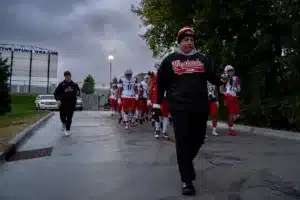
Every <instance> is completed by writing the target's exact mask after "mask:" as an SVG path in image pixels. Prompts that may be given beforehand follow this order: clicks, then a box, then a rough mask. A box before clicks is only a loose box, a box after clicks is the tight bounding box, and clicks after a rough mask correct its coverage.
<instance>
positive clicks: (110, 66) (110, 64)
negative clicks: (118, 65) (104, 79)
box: [109, 60, 112, 84]
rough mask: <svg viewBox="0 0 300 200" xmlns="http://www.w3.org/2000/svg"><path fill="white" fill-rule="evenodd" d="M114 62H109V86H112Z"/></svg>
mask: <svg viewBox="0 0 300 200" xmlns="http://www.w3.org/2000/svg"><path fill="white" fill-rule="evenodd" d="M111 71H112V61H111V60H110V61H109V84H111Z"/></svg>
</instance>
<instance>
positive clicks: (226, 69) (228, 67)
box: [224, 65, 234, 73]
mask: <svg viewBox="0 0 300 200" xmlns="http://www.w3.org/2000/svg"><path fill="white" fill-rule="evenodd" d="M230 70H233V71H234V68H233V67H232V66H231V65H226V67H225V69H224V72H225V73H227V72H228V71H230Z"/></svg>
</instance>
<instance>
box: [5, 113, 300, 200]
mask: <svg viewBox="0 0 300 200" xmlns="http://www.w3.org/2000/svg"><path fill="white" fill-rule="evenodd" d="M60 127H61V126H60V123H59V117H58V115H57V114H55V115H54V116H53V117H52V118H51V119H50V120H49V121H48V123H47V124H46V125H45V126H44V127H43V128H41V129H40V130H39V131H37V132H36V133H35V135H34V136H33V137H32V138H31V139H30V140H29V141H28V142H27V143H26V144H25V145H24V146H23V147H22V148H21V149H20V150H31V149H37V148H45V147H51V146H52V147H53V151H52V154H51V156H49V157H42V158H36V159H30V160H20V161H14V162H7V163H4V164H3V165H0V199H1V200H24V199H28V200H29V199H30V200H54V199H55V200H60V199H61V200H69V199H70V200H77V199H78V200H86V199H98V200H104V199H108V200H133V199H140V200H177V199H197V200H198V199H201V200H253V199H255V200H294V199H300V156H299V155H300V143H299V141H298V142H297V141H292V140H284V139H277V138H271V137H264V136H254V135H250V134H247V133H240V135H239V136H237V137H230V136H227V135H226V133H225V132H224V131H223V132H220V133H221V136H219V137H213V136H209V137H208V138H207V141H206V144H205V145H204V147H203V148H202V150H201V152H200V153H199V156H198V158H197V160H196V161H195V163H196V171H197V178H198V179H197V181H196V184H195V185H196V188H197V190H198V194H197V196H196V197H193V198H187V197H182V196H181V194H180V179H179V177H178V171H177V165H176V155H175V149H174V143H172V142H166V141H158V140H155V139H154V138H153V136H152V129H151V127H150V126H149V125H143V126H140V127H135V128H133V129H132V130H130V131H129V132H130V134H128V133H127V132H126V131H124V130H123V127H122V126H120V125H117V124H116V120H115V119H114V118H112V117H110V116H109V114H108V113H107V112H88V111H87V112H76V113H75V116H74V124H73V130H72V135H71V136H70V137H62V133H61V131H60Z"/></svg>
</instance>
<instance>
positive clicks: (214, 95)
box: [207, 81, 216, 97]
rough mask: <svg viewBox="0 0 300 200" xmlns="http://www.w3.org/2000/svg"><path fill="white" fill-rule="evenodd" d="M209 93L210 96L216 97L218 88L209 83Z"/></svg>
mask: <svg viewBox="0 0 300 200" xmlns="http://www.w3.org/2000/svg"><path fill="white" fill-rule="evenodd" d="M207 91H208V95H212V97H216V86H215V85H213V84H211V83H210V82H209V81H207Z"/></svg>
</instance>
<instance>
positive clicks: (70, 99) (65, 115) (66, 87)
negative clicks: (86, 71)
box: [54, 71, 80, 136]
mask: <svg viewBox="0 0 300 200" xmlns="http://www.w3.org/2000/svg"><path fill="white" fill-rule="evenodd" d="M64 76H65V80H64V81H63V82H61V83H60V84H59V85H58V86H57V88H56V90H55V92H54V96H55V99H56V101H57V103H58V106H59V113H60V120H61V122H62V131H64V132H65V135H66V136H69V135H70V133H69V132H70V129H71V124H72V118H73V113H74V110H75V108H76V102H77V97H78V96H80V89H79V87H78V85H77V84H76V83H74V82H73V81H72V79H71V77H72V76H71V73H70V72H69V71H66V72H65V73H64Z"/></svg>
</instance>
